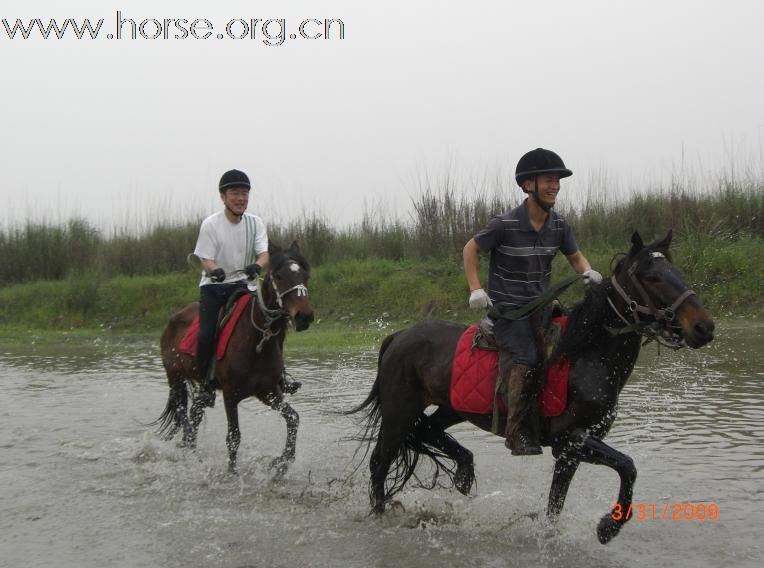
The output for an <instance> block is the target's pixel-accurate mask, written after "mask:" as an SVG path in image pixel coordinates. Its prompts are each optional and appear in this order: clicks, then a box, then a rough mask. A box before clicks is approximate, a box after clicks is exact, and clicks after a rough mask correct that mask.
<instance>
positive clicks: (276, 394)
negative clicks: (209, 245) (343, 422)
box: [157, 242, 313, 475]
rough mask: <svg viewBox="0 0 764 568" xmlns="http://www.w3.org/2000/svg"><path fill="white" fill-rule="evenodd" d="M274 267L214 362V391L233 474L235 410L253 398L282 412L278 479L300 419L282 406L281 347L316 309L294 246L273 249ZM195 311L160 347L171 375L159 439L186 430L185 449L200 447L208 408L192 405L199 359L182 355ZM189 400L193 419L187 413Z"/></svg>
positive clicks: (172, 326) (175, 319)
mask: <svg viewBox="0 0 764 568" xmlns="http://www.w3.org/2000/svg"><path fill="white" fill-rule="evenodd" d="M269 252H270V256H271V260H270V266H269V270H268V273H267V274H266V276H265V278H264V279H263V281H262V282H261V283H260V285H259V286H258V292H256V293H252V292H250V295H251V299H250V302H249V305H248V306H247V308H246V309H245V311H244V312H243V313H242V315H241V317H240V318H239V321H238V322H237V323H236V327H235V328H234V331H233V334H232V336H231V339H230V342H229V344H228V347H227V349H226V353H225V356H224V357H223V358H222V359H221V360H219V361H216V362H215V380H216V383H217V387H218V388H220V389H222V390H223V402H224V405H225V411H226V417H227V419H228V435H227V437H226V442H227V445H228V460H229V467H230V469H231V470H232V471H235V469H236V452H237V450H238V448H239V442H240V441H241V433H240V432H239V413H238V404H239V402H241V401H242V400H244V399H245V398H248V397H250V396H255V397H257V398H258V399H260V400H261V401H262V402H264V403H265V404H267V405H268V406H270V407H271V408H273V409H275V410H278V411H279V412H280V413H281V415H282V416H283V417H284V420H286V426H287V437H286V446H285V448H284V452H283V454H282V455H281V456H280V457H278V458H276V459H275V460H274V461H273V463H272V464H271V467H272V468H275V469H276V471H277V474H278V475H283V474H284V473H285V472H286V469H287V467H288V465H289V464H290V463H291V462H292V461H294V456H295V441H296V439H297V427H298V425H299V421H300V418H299V416H298V414H297V412H296V411H295V410H294V409H293V408H292V407H291V406H290V404H289V403H288V402H287V401H286V400H285V399H284V393H283V390H282V387H283V385H284V359H283V346H284V338H285V337H286V332H287V324H288V322H289V320H290V319H291V320H292V321H293V322H294V326H295V328H296V329H297V331H302V330H304V329H307V328H308V326H309V325H310V323H311V322H312V321H313V307H312V306H311V305H310V302H309V301H308V287H307V284H308V278H309V276H310V267H309V265H308V262H307V261H306V260H305V258H303V257H302V256H301V255H300V250H299V248H298V246H297V243H296V242H294V243H292V245H291V246H290V247H289V249H287V250H282V249H280V248H279V247H277V246H275V245H273V244H272V245H271V246H270V248H269ZM198 308H199V304H198V303H196V302H195V303H193V304H189V305H188V306H186V307H185V308H183V309H182V310H181V311H179V312H178V313H176V314H174V315H173V316H172V317H171V318H170V321H169V322H168V324H167V328H166V329H165V331H164V333H163V334H162V339H161V342H160V345H161V349H162V363H163V364H164V368H165V371H166V372H167V381H168V383H169V385H170V395H169V397H168V399H167V406H166V407H165V409H164V412H163V413H162V415H161V416H160V417H159V419H158V420H157V423H158V424H159V425H160V427H159V432H160V433H161V434H163V435H164V436H165V438H166V439H170V438H172V437H173V436H174V435H175V434H176V433H177V432H178V430H180V429H182V430H183V444H184V445H186V446H189V447H194V446H195V445H196V435H197V431H198V428H199V423H200V422H201V420H202V417H203V416H204V403H203V402H202V401H201V400H200V399H198V398H196V397H194V396H193V395H194V394H195V393H196V392H197V391H196V389H194V388H192V389H190V390H189V388H188V386H189V385H198V382H199V379H200V377H199V376H198V372H197V370H196V357H195V356H193V355H189V354H186V353H181V352H179V350H178V346H179V344H180V342H181V340H182V339H183V336H184V335H185V333H186V330H187V329H188V326H189V325H191V322H192V321H193V320H194V318H195V317H196V315H197V312H198ZM189 394H190V395H191V402H192V404H191V411H190V413H189V412H188V410H187V409H188V400H189Z"/></svg>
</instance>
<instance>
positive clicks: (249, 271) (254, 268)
mask: <svg viewBox="0 0 764 568" xmlns="http://www.w3.org/2000/svg"><path fill="white" fill-rule="evenodd" d="M262 269H263V267H262V266H260V265H259V264H257V263H252V264H249V265H247V266H245V267H244V274H246V275H247V278H249V279H250V280H254V279H255V278H257V277H258V276H259V275H260V271H261V270H262Z"/></svg>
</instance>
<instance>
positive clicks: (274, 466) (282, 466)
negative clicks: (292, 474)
mask: <svg viewBox="0 0 764 568" xmlns="http://www.w3.org/2000/svg"><path fill="white" fill-rule="evenodd" d="M291 462H292V460H287V459H284V458H276V459H275V460H273V461H272V462H271V465H270V466H269V467H268V469H270V470H272V471H274V476H273V477H274V479H278V478H281V477H284V475H285V474H286V472H287V469H289V464H290V463H291Z"/></svg>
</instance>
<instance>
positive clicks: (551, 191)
mask: <svg viewBox="0 0 764 568" xmlns="http://www.w3.org/2000/svg"><path fill="white" fill-rule="evenodd" d="M536 191H537V192H538V197H539V199H541V201H543V202H544V203H546V204H547V205H550V206H552V205H554V204H555V202H556V201H557V194H558V193H559V191H560V176H558V175H556V174H541V175H539V176H536Z"/></svg>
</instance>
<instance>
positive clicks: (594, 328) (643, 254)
mask: <svg viewBox="0 0 764 568" xmlns="http://www.w3.org/2000/svg"><path fill="white" fill-rule="evenodd" d="M661 244H662V243H659V242H658V241H655V242H653V243H650V244H648V245H644V246H641V247H640V248H638V249H635V248H632V250H630V251H629V252H628V253H622V254H619V255H617V256H616V257H614V260H615V259H616V258H618V261H617V262H616V264H615V267H613V269H612V273H613V274H618V273H620V272H621V271H622V270H625V269H626V267H627V265H628V264H629V263H632V262H634V261H636V262H642V261H643V260H644V259H646V258H650V254H649V253H653V252H660V253H661V254H662V255H663V256H664V257H665V258H666V260H668V261H669V262H670V263H671V264H673V263H674V261H673V258H672V256H671V253H670V252H669V250H668V247H664V246H661ZM611 264H612V262H611ZM612 289H613V284H612V283H611V282H610V279H605V280H604V281H603V282H602V283H601V284H599V285H597V286H593V287H591V288H589V289H588V290H587V291H586V295H585V296H584V300H583V301H582V302H580V303H578V304H576V305H575V306H574V307H573V309H572V310H571V313H570V319H569V320H568V327H567V329H566V331H565V334H564V335H563V338H562V340H561V341H560V345H559V347H558V348H557V353H558V354H559V355H564V356H566V357H568V358H571V357H572V356H574V355H576V354H577V353H580V352H582V351H583V350H584V349H586V348H587V347H589V346H591V345H592V344H593V343H594V342H595V341H596V340H597V334H598V333H600V332H601V331H602V327H603V325H604V318H605V315H606V314H607V313H608V303H607V297H608V294H609V293H610V291H611V290H612Z"/></svg>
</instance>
